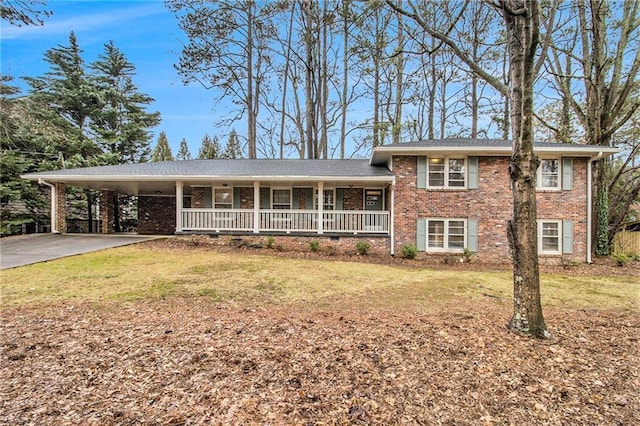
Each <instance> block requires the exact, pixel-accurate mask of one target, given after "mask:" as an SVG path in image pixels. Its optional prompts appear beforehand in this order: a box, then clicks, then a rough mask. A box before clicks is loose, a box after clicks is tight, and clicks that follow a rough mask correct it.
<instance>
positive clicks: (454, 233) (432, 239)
mask: <svg viewBox="0 0 640 426" xmlns="http://www.w3.org/2000/svg"><path fill="white" fill-rule="evenodd" d="M464 248H465V221H464V219H429V220H427V251H429V250H430V249H431V250H434V251H462V250H463V249H464Z"/></svg>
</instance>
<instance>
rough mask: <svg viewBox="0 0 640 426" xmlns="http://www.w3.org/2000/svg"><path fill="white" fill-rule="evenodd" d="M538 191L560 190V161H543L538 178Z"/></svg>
mask: <svg viewBox="0 0 640 426" xmlns="http://www.w3.org/2000/svg"><path fill="white" fill-rule="evenodd" d="M536 182H537V185H536V186H537V188H538V189H559V188H560V161H559V160H557V159H555V160H549V159H547V160H541V161H540V166H539V167H538V173H537V176H536Z"/></svg>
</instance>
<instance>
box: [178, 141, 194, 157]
mask: <svg viewBox="0 0 640 426" xmlns="http://www.w3.org/2000/svg"><path fill="white" fill-rule="evenodd" d="M191 158H192V157H191V151H189V146H188V145H187V140H186V139H185V138H182V140H181V141H180V149H178V153H177V154H176V160H191Z"/></svg>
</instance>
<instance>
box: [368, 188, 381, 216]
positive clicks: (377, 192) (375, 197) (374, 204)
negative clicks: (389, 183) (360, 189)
mask: <svg viewBox="0 0 640 426" xmlns="http://www.w3.org/2000/svg"><path fill="white" fill-rule="evenodd" d="M383 195H384V190H382V189H365V190H364V209H365V210H377V211H381V210H384V196H383Z"/></svg>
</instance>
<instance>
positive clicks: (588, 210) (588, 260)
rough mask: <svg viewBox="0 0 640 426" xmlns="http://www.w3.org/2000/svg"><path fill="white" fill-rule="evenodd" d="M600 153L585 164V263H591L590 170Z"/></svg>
mask: <svg viewBox="0 0 640 426" xmlns="http://www.w3.org/2000/svg"><path fill="white" fill-rule="evenodd" d="M602 155H603V153H602V151H600V152H599V153H598V155H596V156H595V157H593V158H590V159H589V162H588V163H587V263H591V244H592V241H591V228H592V226H591V220H592V213H591V208H592V202H591V196H592V193H593V191H592V189H591V180H592V179H591V168H592V165H593V163H595V162H596V161H598V160H600V159H601V158H602Z"/></svg>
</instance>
